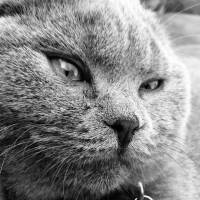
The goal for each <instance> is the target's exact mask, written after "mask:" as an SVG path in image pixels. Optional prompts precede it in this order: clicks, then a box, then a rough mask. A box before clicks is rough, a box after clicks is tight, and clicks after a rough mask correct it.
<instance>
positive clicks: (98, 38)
mask: <svg viewBox="0 0 200 200" xmlns="http://www.w3.org/2000/svg"><path fill="white" fill-rule="evenodd" d="M0 13H1V18H0V151H1V152H0V153H2V154H1V161H2V163H4V164H3V170H2V176H3V178H4V184H5V186H10V188H12V189H13V191H17V193H18V194H20V195H22V194H24V195H27V196H29V197H31V198H33V197H34V198H35V197H38V198H39V197H40V196H42V197H43V198H47V199H50V196H51V197H61V196H62V195H66V196H67V195H72V194H73V195H75V196H77V195H78V194H77V193H80V194H81V195H82V192H83V191H84V192H85V191H87V192H88V193H93V194H105V193H109V191H111V190H114V189H115V188H118V187H120V186H121V185H124V184H126V185H127V184H129V183H132V184H136V183H137V182H138V181H143V182H148V181H150V180H151V179H152V177H154V172H153V169H155V171H159V170H158V169H160V168H159V166H161V168H162V164H163V163H165V162H166V161H168V162H170V161H172V160H170V159H169V158H168V154H169V153H170V154H171V156H172V157H173V155H174V150H173V148H171V147H172V146H173V145H174V144H175V143H176V142H175V141H176V139H177V138H181V141H182V140H183V138H184V133H183V132H182V129H183V126H184V124H185V121H186V118H187V113H188V100H189V98H188V96H189V95H188V91H189V88H188V85H189V84H188V82H187V81H188V80H187V76H186V72H185V69H184V67H183V66H182V65H180V64H179V62H178V61H177V59H176V57H175V56H174V54H173V52H172V50H171V48H170V45H169V44H168V42H167V39H166V37H165V33H163V31H162V29H163V28H162V27H161V26H159V25H158V22H157V21H156V20H155V18H154V16H153V15H152V14H151V13H150V12H149V11H147V10H144V9H143V8H142V7H141V5H140V3H139V2H138V1H136V0H109V1H108V0H104V1H103V0H97V1H90V0H79V1H70V0H65V1H64V0H60V1H56V0H49V1H47V0H44V1H40V0H38V1H36V0H34V1H26V0H25V1H21V2H20V1H17V2H16V1H12V2H11V3H3V4H2V5H1V7H0ZM156 166H158V167H156ZM149 169H151V170H150V171H151V173H152V174H151V175H149V173H148V170H149ZM155 174H156V173H155ZM24 191H26V192H25V193H24Z"/></svg>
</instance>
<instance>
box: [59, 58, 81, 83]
mask: <svg viewBox="0 0 200 200" xmlns="http://www.w3.org/2000/svg"><path fill="white" fill-rule="evenodd" d="M59 62H60V67H61V68H62V70H63V72H64V74H65V76H66V77H71V78H75V79H78V78H79V72H78V70H77V69H76V67H75V66H74V65H72V64H71V63H67V62H65V61H63V60H61V59H59Z"/></svg>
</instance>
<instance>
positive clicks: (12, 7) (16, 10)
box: [0, 0, 24, 17]
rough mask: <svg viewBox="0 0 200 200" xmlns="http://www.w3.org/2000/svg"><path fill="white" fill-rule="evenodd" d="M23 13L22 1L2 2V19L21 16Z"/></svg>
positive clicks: (5, 0) (0, 14) (9, 0)
mask: <svg viewBox="0 0 200 200" xmlns="http://www.w3.org/2000/svg"><path fill="white" fill-rule="evenodd" d="M23 12H24V7H23V6H22V4H21V0H0V17H4V16H14V15H17V14H18V15H20V14H22V13H23Z"/></svg>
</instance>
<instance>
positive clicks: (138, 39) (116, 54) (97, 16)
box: [49, 0, 159, 67]
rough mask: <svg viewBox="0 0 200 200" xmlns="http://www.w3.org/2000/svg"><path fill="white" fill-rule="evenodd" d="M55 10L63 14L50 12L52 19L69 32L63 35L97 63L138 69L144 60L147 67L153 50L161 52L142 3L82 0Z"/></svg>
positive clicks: (59, 5)
mask: <svg viewBox="0 0 200 200" xmlns="http://www.w3.org/2000/svg"><path fill="white" fill-rule="evenodd" d="M83 8H84V9H83ZM55 10H57V12H56V13H59V14H58V15H56V16H52V14H51V12H49V13H50V18H53V17H55V21H57V22H60V24H61V25H62V27H61V29H62V30H65V31H64V32H63V31H60V32H63V36H67V35H69V37H70V40H71V41H73V42H74V43H75V44H76V45H72V46H73V47H74V48H77V50H78V51H80V50H81V51H82V52H83V54H84V56H85V57H86V58H88V59H89V60H90V61H91V62H93V63H94V64H98V65H100V66H106V67H107V66H108V65H109V66H112V65H115V67H116V66H123V65H126V66H128V65H135V66H137V63H136V62H140V64H141V62H142V61H143V62H144V63H145V64H146V65H147V64H148V62H151V61H152V56H153V51H157V53H158V51H159V48H158V47H157V45H156V40H155V38H154V37H153V35H152V34H153V33H152V27H151V26H150V25H149V24H148V19H147V18H148V16H147V12H146V11H145V10H144V9H142V6H141V5H140V3H139V1H135V0H134V1H133V0H123V1H122V0H108V1H105V0H97V1H92V0H85V1H83V0H80V1H77V2H76V3H74V4H73V3H70V2H69V3H66V4H64V5H62V6H61V4H56V5H55V7H53V10H52V12H53V13H55ZM54 15H55V14H54ZM56 31H57V29H56ZM66 40H67V39H66ZM157 40H158V39H157ZM74 50H75V49H74Z"/></svg>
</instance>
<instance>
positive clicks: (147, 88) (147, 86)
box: [140, 79, 164, 92]
mask: <svg viewBox="0 0 200 200" xmlns="http://www.w3.org/2000/svg"><path fill="white" fill-rule="evenodd" d="M163 83H164V80H163V79H151V80H148V81H146V82H144V83H143V84H142V85H141V86H140V91H143V92H151V91H155V90H157V89H160V88H161V87H162V86H163Z"/></svg>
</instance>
